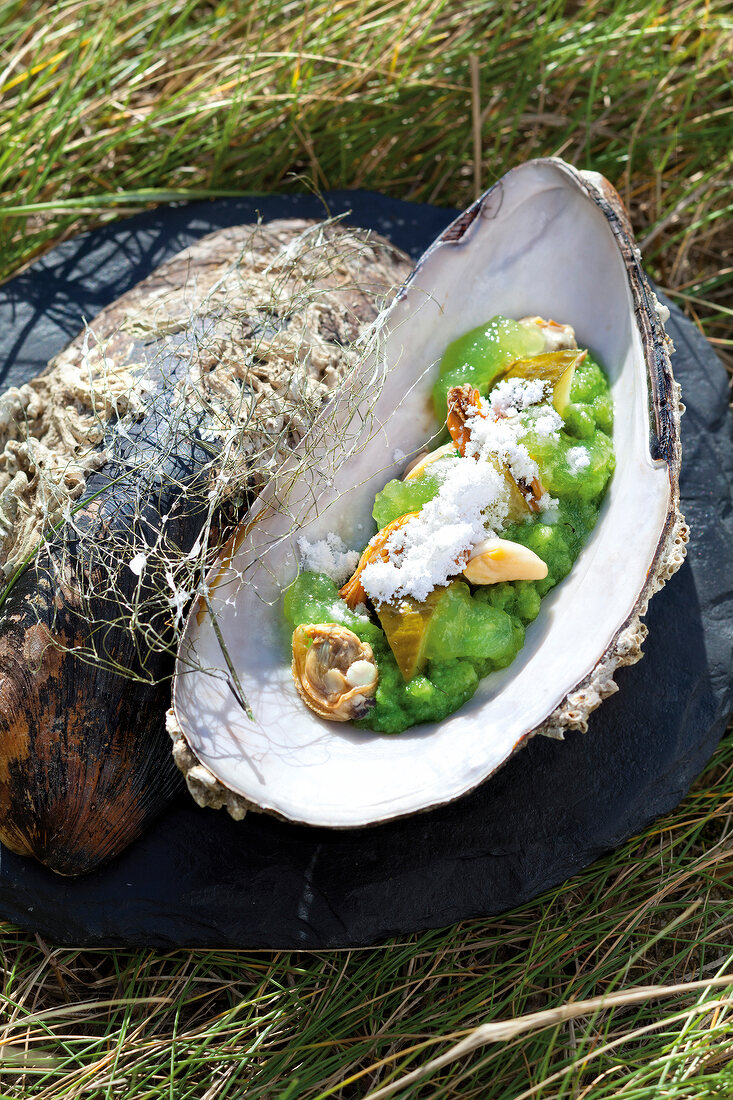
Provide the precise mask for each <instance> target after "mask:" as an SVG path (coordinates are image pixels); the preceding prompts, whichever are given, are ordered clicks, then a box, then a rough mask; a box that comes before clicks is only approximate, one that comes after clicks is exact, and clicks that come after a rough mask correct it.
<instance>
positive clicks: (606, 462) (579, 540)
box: [284, 317, 614, 733]
mask: <svg viewBox="0 0 733 1100" xmlns="http://www.w3.org/2000/svg"><path fill="white" fill-rule="evenodd" d="M542 350H543V341H542V337H541V336H540V334H536V333H534V332H532V331H531V330H529V331H528V330H527V328H525V327H524V326H521V325H519V324H517V322H515V321H509V320H507V319H505V318H503V317H495V318H492V320H491V321H489V322H488V324H487V325H483V326H480V327H479V328H477V329H473V330H472V331H471V332H469V333H467V334H466V335H465V336H462V337H460V338H459V339H458V340H456V341H455V342H454V343H453V344H451V345H450V346H449V347H448V349H447V350H446V353H445V355H444V357H443V360H442V363H441V370H440V376H439V378H438V381H437V382H436V384H435V388H434V391H433V397H434V401H435V406H436V414H437V415H438V416H439V418H440V419H441V420H443V419H444V418H445V409H446V398H447V393H448V390H449V389H450V388H451V386H455V385H462V384H463V383H465V382H470V383H471V385H473V386H475V387H476V388H477V389H478V390H479V391H480V393H481V394H482V396H486V394H487V393H488V391H489V389H490V387H491V384H492V382H493V380H494V378H495V377H496V375H497V374H498V373H499V372H500V371H503V370H504V369H505V368H506V367H507V366H508V365H509V363H511V362H512V360H514V359H516V358H519V357H527V356H532V355H535V354H538V353H539V352H541V351H542ZM545 409H546V406H545ZM541 410H542V406H538V407H537V408H536V411H535V410H533V409H531V408H530V409H528V410H526V411H525V413H524V414H523V418H524V423H525V424H526V426H527V429H528V430H527V433H526V435H525V436H524V437H523V439H522V442H523V443H524V444H525V446H526V447H527V450H528V451H529V453H530V455H531V457H532V458H533V459H534V460H535V462H537V464H538V466H539V470H540V479H541V481H542V484H543V487H544V488H545V489H546V490H548V491H549V493H550V495H551V496H552V497H554V498H556V499H557V502H558V506H557V509H556V510H554V511H553V513H552V522H546V521H545V520H544V519H543V516H542V514H540V515H533V516H532V517H531V518H530V519H528V520H527V521H525V522H523V523H515V524H511V525H509V526H507V527H506V528H505V529H504V530H503V531H501V532H500V534H501V537H502V538H505V539H509V540H511V541H513V542H518V543H522V544H523V545H525V546H527V547H529V548H530V549H531V550H533V551H534V552H535V553H536V554H537V555H538V556H539V557H540V558H542V560H543V561H544V562H545V563H546V564H547V567H548V573H547V576H546V577H545V578H544V579H543V580H537V581H511V582H502V583H499V584H488V585H483V586H478V587H476V588H471V587H470V586H469V585H468V584H467V583H466V582H465V581H464V580H462V579H455V580H452V581H451V582H450V584H448V585H447V586H446V587H445V589H444V594H443V595H442V596H441V597H440V599H439V601H438V603H437V606H436V609H435V611H434V613H433V616H432V619H431V620H430V625H429V628H428V635H427V640H426V645H425V656H426V657H427V663H426V665H425V668H424V669H423V670H422V671H421V672H420V673H418V674H417V675H415V676H413V677H412V679H411V680H410V681H409V682H407V683H406V682H405V681H404V679H403V677H402V674H401V672H400V670H399V668H398V667H397V663H396V661H395V658H394V656H393V654H392V651H391V649H390V648H389V645H388V643H387V639H386V637H385V635H384V633H383V631H382V629H381V627H380V626H379V624H378V623H377V622H376V621H375V620H372V619H370V618H369V616H368V615H366V614H362V613H360V612H358V611H352V610H351V609H350V608H349V607H348V606H347V605H346V603H345V602H344V601H343V600H342V599H340V597H339V594H338V589H337V586H336V584H335V583H334V582H333V581H332V580H331V579H330V578H329V577H328V576H326V575H325V574H322V573H301V574H300V576H299V577H298V578H297V580H296V581H295V582H294V583H293V584H292V585H291V586H290V588H288V590H287V592H286V593H285V597H284V612H285V616H286V618H287V620H288V621H289V623H290V624H291V625H292V627H293V628H295V626H297V625H299V624H305V623H327V622H337V623H341V624H342V625H344V626H347V627H348V628H349V629H351V630H353V632H354V633H355V634H356V635H357V636H358V637H359V638H360V639H361V640H362V641H364V642H368V643H369V645H371V647H372V649H373V651H374V657H375V660H376V663H377V666H378V669H379V684H378V687H377V693H376V704H375V706H374V707H373V708H372V710H370V712H369V714H368V716H367V717H366V718H364V719H362V720H361V721H359V722H356V723H355V725H357V726H359V727H361V728H367V729H372V730H376V731H378V732H381V733H401V732H402V731H403V730H405V729H407V728H408V727H410V726H413V725H415V724H417V723H419V722H436V721H440V720H441V719H442V718H445V717H446V716H447V715H449V714H452V713H453V711H455V710H457V709H458V708H459V707H461V706H462V705H463V704H464V703H465V702H466V701H467V700H468V699H470V698H471V696H472V695H473V693H474V692H475V690H476V688H477V686H478V683H479V680H480V679H481V678H482V677H483V676H486V675H488V673H490V672H493V671H495V670H496V669H500V668H505V667H506V666H507V665H509V664H511V662H512V661H513V660H514V658H515V657H516V655H517V653H518V652H519V650H520V649H521V647H522V645H523V643H524V631H525V627H526V626H527V624H528V623H530V622H532V620H533V619H534V618H536V616H537V614H538V612H539V609H540V600H541V598H542V597H543V596H544V595H545V593H546V592H548V591H549V590H550V589H551V588H552V587H553V586H554V585H556V584H557V583H558V581H560V580H562V578H563V577H564V576H565V575H566V574H567V573H568V572H569V571H570V569H571V567H572V564H573V562H574V561H575V559H576V558H577V556H578V554H579V553H580V550H581V548H582V546H583V544H584V543H585V541H586V539H587V537H588V535H589V533H590V531H591V530H592V528H593V526H594V525H595V522H596V519H597V518H598V512H599V509H600V505H601V501H602V498H603V494H604V492H605V490H606V486H607V484H608V481H609V478H610V477H611V474H612V473H613V468H614V453H613V445H612V442H611V438H610V437H611V431H612V428H613V401H612V398H611V394H610V391H609V387H608V382H607V379H606V377H605V375H604V373H603V371H602V370H601V368H600V367H599V365H598V364H597V363H596V362H595V361H594V360H593V359H592V357H591V356H590V355H588V356H587V358H586V359H585V361H584V362H583V363H581V364H579V365H578V366H577V367H576V369H575V374H574V376H573V382H572V386H571V390H570V401H569V404H568V405H567V406H566V408H565V409H564V411H563V418H564V421H565V423H564V426H563V428H562V429H561V430H559V431H558V432H554V433H552V434H543V433H540V432H533V430H532V417H533V415H536V413H538V412H541ZM579 445H582V451H579V449H578V448H579ZM578 454H581V455H582V460H581V461H580V462H579V461H578V458H577V456H578ZM450 460H451V459H450V458H449V459H447V461H450ZM454 461H472V460H471V459H460V458H458V457H457V455H456V457H455V459H454ZM440 484H441V479H440V476H439V474H437V473H436V472H435V467H434V468H433V469H432V470H431V467H430V466H428V467H427V468H426V470H425V471H424V472H423V473H422V474H421V475H420V476H419V477H415V478H413V479H411V480H408V481H399V480H394V481H390V482H388V483H387V484H386V485H385V487H384V489H382V491H381V492H379V493H377V496H376V500H375V504H374V513H373V514H374V519H375V522H376V529H377V530H380V529H381V528H383V527H384V526H386V524H388V523H390V522H391V521H392V520H393V519H396V518H397V517H398V516H401V515H404V514H405V513H406V512H414V511H418V510H419V509H420V508H421V507H422V506H423V505H424V504H425V503H427V501H429V500H432V498H433V497H434V496H436V494H437V493H438V491H439V488H440Z"/></svg>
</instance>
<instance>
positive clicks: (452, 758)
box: [174, 160, 686, 827]
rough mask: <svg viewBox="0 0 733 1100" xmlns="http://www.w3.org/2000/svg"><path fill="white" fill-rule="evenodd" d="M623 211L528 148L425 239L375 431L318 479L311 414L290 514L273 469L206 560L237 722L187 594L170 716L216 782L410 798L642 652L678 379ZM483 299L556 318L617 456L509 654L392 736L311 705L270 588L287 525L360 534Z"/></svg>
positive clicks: (318, 804)
mask: <svg viewBox="0 0 733 1100" xmlns="http://www.w3.org/2000/svg"><path fill="white" fill-rule="evenodd" d="M629 233H630V230H629V228H628V224H627V222H626V220H625V216H624V213H623V210H622V208H621V207H620V203H618V199H617V197H616V196H615V192H613V191H612V189H611V188H610V186H609V185H608V184H607V183H606V181H604V180H602V178H601V177H599V176H596V175H595V174H590V173H588V174H586V173H578V172H576V171H575V170H574V169H572V168H570V167H569V166H568V165H565V164H563V162H561V161H556V160H545V161H534V162H530V163H528V164H525V165H523V166H522V167H520V168H518V169H515V170H514V171H513V172H510V173H509V175H508V176H506V177H505V178H504V179H503V180H502V181H501V182H500V183H499V184H497V185H496V186H495V187H494V188H492V189H491V191H489V192H487V194H486V195H485V196H484V197H483V198H482V199H481V200H479V201H478V203H475V204H474V206H473V207H471V208H470V209H469V210H468V211H467V212H466V213H465V214H464V215H462V216H461V218H459V219H458V220H457V221H456V222H455V223H454V224H453V225H452V226H451V227H449V229H448V230H447V231H446V232H445V233H444V234H443V237H442V238H441V239H440V240H439V241H438V242H436V243H435V244H434V245H433V246H432V247H431V248H430V249H429V250H428V252H427V253H425V255H424V256H423V258H422V260H421V261H420V263H419V264H418V267H417V269H416V272H415V274H414V276H413V277H412V279H411V280H410V281H409V283H408V285H407V288H406V290H405V292H404V293H402V294H401V296H400V297H399V298H398V300H397V302H396V303H395V305H394V306H393V307H392V310H391V313H390V314H389V317H388V332H389V336H388V340H387V345H386V358H387V361H388V362H390V363H393V364H396V366H395V367H394V369H392V370H390V371H389V373H388V374H387V377H386V380H385V382H384V385H383V387H382V390H381V394H380V395H379V397H378V399H377V401H376V405H375V406H374V423H373V424H372V425H371V428H372V434H371V438H370V439H369V440H368V442H366V443H365V445H363V446H361V444H364V439H363V438H362V440H361V442H360V446H361V449H359V447H356V448H355V453H354V454H353V456H352V457H351V458H350V459H348V460H347V461H346V462H344V463H343V464H342V465H341V466H340V468H339V469H338V470H337V472H336V475H335V479H334V482H333V484H328V483H327V481H326V479H325V478H324V476H323V463H320V464H319V461H318V453H319V442H318V431H315V432H313V433H311V440H310V443H309V447H310V448H311V450H312V452H313V456H314V457H313V460H312V461H311V462H310V464H309V465H308V467H307V469H306V470H305V471H304V473H303V475H302V477H301V478H300V480H299V482H298V485H297V487H296V491H295V493H294V494H292V495H291V498H290V502H289V503H290V509H291V512H292V513H293V514H294V515H296V516H297V520H298V529H297V530H296V531H295V532H294V533H293V525H292V521H291V518H290V517H283V516H282V515H279V514H278V513H277V511H276V510H275V511H272V510H271V509H270V508H268V502H269V500H270V499H271V498H272V496H273V493H274V492H275V491H276V487H274V486H270V487H268V489H267V490H266V491H265V493H264V494H263V497H262V498H261V500H260V502H259V507H260V511H259V514H258V519H257V522H256V523H255V524H254V525H252V526H251V528H250V530H249V533H248V534H247V535H246V536H244V537H243V538H240V540H239V544H238V545H237V546H236V547H235V548H234V549H233V558H232V560H231V564H229V563H228V561H227V560H224V561H223V563H222V566H221V569H220V571H219V573H218V574H217V575H216V577H215V578H213V579H212V581H211V592H210V599H211V602H212V604H213V606H214V608H215V610H216V613H217V616H218V625H219V628H220V630H221V632H222V634H223V636H224V638H225V639H226V644H227V647H228V651H229V655H230V658H231V660H232V662H233V663H234V666H235V668H236V670H237V674H238V677H239V680H240V682H241V686H242V688H243V690H244V692H245V694H246V696H247V700H248V702H249V704H250V706H251V708H252V711H253V713H254V716H255V721H254V722H252V721H250V720H249V719H248V718H247V715H246V714H245V712H244V710H243V709H242V708H241V707H240V706H239V705H238V703H237V701H236V699H235V696H234V694H233V692H232V691H231V690H230V688H229V686H228V683H227V676H228V673H227V668H226V664H225V661H224V658H223V656H222V653H221V648H220V646H219V643H218V641H217V638H216V634H215V632H214V630H213V628H212V624H211V620H210V618H209V616H208V615H207V614H206V613H204V612H203V611H202V609H201V608H200V607H199V608H198V609H194V613H193V614H192V615H191V617H190V619H189V623H188V627H187V630H186V634H185V637H184V641H183V644H182V647H181V653H180V656H179V662H178V671H177V676H176V682H175V687H174V708H175V723H174V724H175V725H177V727H178V728H179V730H181V731H182V732H183V735H184V736H185V738H186V740H187V741H188V743H189V745H190V746H191V748H192V749H193V751H194V752H195V754H196V755H197V757H198V758H199V760H200V761H202V762H203V764H204V765H205V766H206V767H207V768H208V769H209V770H210V771H211V772H213V773H214V775H215V776H216V777H217V778H218V779H219V780H220V781H221V782H222V783H223V784H224V785H225V786H226V787H227V788H229V789H230V790H231V791H235V792H238V793H239V794H240V795H242V796H243V797H244V799H246V800H247V801H248V802H250V803H252V804H254V805H255V806H257V807H260V808H263V809H267V810H269V811H271V812H274V813H277V814H280V815H282V816H284V817H286V818H289V819H291V820H294V821H299V822H306V823H310V824H314V825H328V826H336V827H338V826H341V827H344V826H357V825H365V824H369V823H373V822H378V821H384V820H387V819H389V818H393V817H397V816H400V815H404V814H408V813H412V812H414V811H417V810H422V809H426V808H427V807H429V806H433V805H436V804H440V803H443V802H446V801H449V800H451V799H454V798H456V797H458V796H459V795H461V794H463V793H465V792H467V791H469V790H471V789H472V788H473V787H475V786H476V785H477V784H478V783H480V782H482V781H483V780H484V779H486V778H487V777H488V776H489V775H491V773H492V772H494V771H495V770H496V769H497V768H498V767H499V766H500V765H501V764H502V763H503V762H504V761H505V760H506V759H507V758H508V757H509V756H510V755H511V753H512V752H513V750H514V749H515V747H516V746H517V745H518V744H519V743H520V742H522V741H523V740H524V739H525V738H526V737H527V736H529V735H530V734H531V733H536V732H544V733H550V734H554V735H561V732H562V730H563V729H566V728H569V727H575V728H581V729H582V728H585V725H586V720H587V716H588V713H589V712H590V711H591V710H592V709H593V708H594V707H595V706H597V705H598V703H599V702H600V701H601V699H602V698H604V697H605V696H607V695H609V694H610V693H611V692H612V691H614V690H616V688H615V685H614V684H613V680H612V676H613V672H614V670H615V668H616V667H618V666H619V665H621V664H628V663H631V662H633V661H634V660H638V658H639V656H640V649H639V646H640V642H641V640H642V639H643V637H644V633H645V631H644V628H643V626H642V625H641V624H640V622H639V616H640V615H643V614H644V612H645V610H646V604H647V601H648V598H649V596H650V595H651V594H652V593H653V592H654V591H656V589H657V588H659V587H661V585H662V584H663V583H664V581H665V580H666V579H667V578H668V577H669V576H670V575H671V574H672V573H673V572H674V571H675V569H676V568H678V567H679V565H680V563H681V561H682V558H683V556H684V541H685V539H686V528H685V527H684V522H683V521H682V519H681V517H680V516H679V514H678V510H677V501H678V490H677V477H678V470H679V454H680V453H679V407H678V394H677V389H676V387H675V384H674V382H673V381H672V377H671V373H670V370H669V355H668V348H667V345H666V338H665V336H664V333H663V329H662V326H661V323H660V319H659V316H658V314H657V308H656V299H655V298H654V296H653V295H652V294H651V293H650V291H649V288H648V286H647V284H646V281H645V279H644V277H643V275H642V273H641V270H640V268H639V263H638V253H637V252H636V251H635V249H634V248H633V242H632V241H631V240H630V238H629V235H628V234H629ZM497 313H501V314H505V315H506V316H508V317H515V318H518V317H522V316H524V315H527V314H541V315H542V316H544V317H552V318H554V319H555V320H557V321H561V322H566V323H570V324H572V325H573V326H574V328H575V331H576V334H577V338H578V344H579V345H580V346H581V347H589V348H590V349H591V350H592V351H593V353H594V354H595V355H597V356H598V357H599V359H600V361H601V362H602V363H603V364H604V366H605V367H606V369H607V371H608V372H609V374H610V377H611V383H612V390H613V396H614V402H615V416H616V427H615V438H614V442H615V448H616V458H617V469H616V473H615V475H614V478H613V481H612V483H611V486H610V489H609V492H608V495H607V497H606V500H605V502H604V505H603V509H602V512H601V516H600V518H599V521H598V523H597V525H596V528H595V530H594V531H593V533H592V535H591V538H590V540H589V542H588V544H587V545H586V547H585V548H584V550H583V552H582V553H581V556H580V558H579V559H578V561H577V562H576V564H575V565H574V567H573V569H572V571H571V573H570V575H569V576H568V577H567V578H566V579H565V580H564V581H563V582H562V583H561V584H560V585H559V586H558V587H557V588H556V589H554V590H553V592H551V593H550V594H549V595H548V596H547V597H546V598H545V599H544V600H543V603H542V609H541V612H540V615H539V617H538V619H537V620H536V621H535V622H534V623H533V624H532V625H531V626H530V627H529V629H528V630H527V638H526V643H525V646H524V648H523V649H522V650H521V651H520V653H519V655H518V657H517V658H516V660H515V661H514V663H513V664H512V665H511V667H510V668H508V669H505V670H503V671H502V672H498V673H495V674H493V675H492V676H490V677H487V678H486V679H485V680H484V681H483V682H482V683H481V685H480V686H479V689H478V691H477V693H476V695H475V696H474V697H473V699H471V700H470V701H469V702H468V703H467V704H466V705H465V706H464V707H463V708H462V709H461V710H460V711H458V712H457V713H455V714H454V715H452V716H451V717H449V718H448V719H446V720H445V721H443V722H441V723H439V724H434V725H423V726H419V727H415V728H413V729H411V730H408V731H407V732H406V733H403V734H401V735H399V736H397V737H385V736H383V735H378V734H371V733H368V732H361V731H358V730H356V729H353V728H351V727H349V726H342V725H340V724H334V723H326V722H323V721H321V720H320V719H318V718H317V717H316V716H315V715H313V714H311V713H310V712H309V711H307V710H306V708H305V707H304V706H303V704H302V702H301V701H300V699H299V698H298V695H297V692H296V691H295V688H294V686H293V683H292V679H291V674H290V661H289V656H288V648H287V636H288V631H287V628H286V627H285V625H284V622H283V618H282V612H281V606H280V595H281V591H282V588H284V587H285V586H287V585H288V584H289V583H290V581H291V580H292V579H293V577H294V576H295V575H296V572H297V547H296V538H297V536H298V535H305V536H306V537H307V538H308V539H310V540H314V539H317V538H323V537H325V535H326V533H327V532H328V531H336V532H337V533H338V534H339V535H341V537H342V538H343V539H344V540H345V541H346V542H347V543H348V544H349V545H351V546H353V547H356V548H361V547H362V546H363V545H364V543H365V541H366V537H367V535H368V534H369V532H370V526H369V524H370V512H371V506H372V503H373V498H374V494H375V492H376V491H377V490H379V489H380V488H381V487H382V486H383V485H384V483H385V481H387V480H388V479H389V478H391V477H399V476H400V475H401V472H402V471H401V468H400V467H401V466H404V460H401V462H400V463H397V462H394V461H393V454H394V453H395V451H397V450H398V449H399V450H400V451H401V452H406V453H408V454H409V453H410V452H412V453H417V452H418V451H420V450H421V449H422V448H423V445H424V442H425V440H426V439H427V438H428V437H429V436H430V435H431V434H432V432H433V431H434V430H435V424H434V421H433V419H432V410H431V407H430V401H429V395H430V389H431V385H432V382H433V380H434V377H435V373H436V369H437V363H438V362H439V360H440V358H441V355H442V353H443V350H444V349H445V347H446V345H447V344H448V343H449V342H450V341H452V340H454V339H455V338H456V337H458V336H460V335H461V334H462V333H464V332H466V331H467V330H469V329H471V328H472V327H474V326H476V325H478V324H480V323H481V322H482V321H485V320H487V319H488V318H489V317H491V316H492V315H494V314H497ZM426 367H427V368H429V369H427V371H426V369H425V368H426ZM368 373H369V372H368V370H366V369H365V370H364V371H363V372H362V373H361V375H360V377H359V379H358V380H357V381H356V382H355V383H354V384H355V386H356V387H357V392H363V394H364V398H363V403H362V408H369V402H370V394H372V393H373V392H374V386H373V383H371V382H370V380H369V377H368ZM650 410H651V412H650ZM378 424H379V425H381V428H380V429H379V430H376V425H378ZM280 487H282V479H281V480H280ZM316 498H317V505H316V504H314V500H315V499H316ZM241 574H244V576H245V577H246V581H247V583H246V584H245V585H244V586H241V585H240V583H239V580H238V579H237V576H238V575H241ZM559 751H572V750H571V749H563V750H559Z"/></svg>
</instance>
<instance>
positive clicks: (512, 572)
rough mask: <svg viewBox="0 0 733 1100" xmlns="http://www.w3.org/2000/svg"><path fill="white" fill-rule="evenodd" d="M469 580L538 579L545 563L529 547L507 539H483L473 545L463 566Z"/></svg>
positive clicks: (544, 570) (544, 572) (492, 582)
mask: <svg viewBox="0 0 733 1100" xmlns="http://www.w3.org/2000/svg"><path fill="white" fill-rule="evenodd" d="M463 576H464V577H465V578H466V580H467V581H469V583H470V584H498V583H499V582H500V581H541V580H543V578H544V577H546V576H547V565H546V563H545V562H543V560H542V558H540V557H538V556H537V554H535V552H534V551H533V550H530V549H529V547H527V546H522V544H521V543H519V542H511V541H510V540H509V539H499V538H491V539H484V540H483V542H479V543H478V544H477V545H476V546H474V548H473V550H472V551H471V556H470V558H469V559H468V562H467V563H466V566H465V568H464V570H463Z"/></svg>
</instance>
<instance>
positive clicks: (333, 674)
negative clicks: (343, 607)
mask: <svg viewBox="0 0 733 1100" xmlns="http://www.w3.org/2000/svg"><path fill="white" fill-rule="evenodd" d="M292 670H293V680H294V681H295V686H296V688H297V689H298V693H299V695H300V697H301V699H302V700H303V702H304V703H305V704H306V705H307V706H308V707H310V709H311V710H312V711H314V712H315V713H316V714H317V715H318V717H319V718H325V719H326V720H327V721H329V722H349V721H350V720H351V719H352V718H363V717H364V716H365V715H366V714H367V713H368V711H369V710H370V709H371V708H372V707H373V706H374V695H375V692H376V690H377V683H378V681H379V672H378V669H377V666H376V664H375V661H374V653H373V652H372V647H371V646H370V645H369V643H368V642H362V641H361V639H360V638H359V637H357V635H356V634H354V632H353V630H349V628H348V627H346V626H340V625H339V624H338V623H309V624H308V625H305V626H304V625H301V626H296V628H295V630H294V631H293V665H292Z"/></svg>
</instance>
